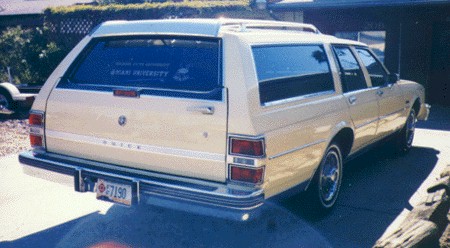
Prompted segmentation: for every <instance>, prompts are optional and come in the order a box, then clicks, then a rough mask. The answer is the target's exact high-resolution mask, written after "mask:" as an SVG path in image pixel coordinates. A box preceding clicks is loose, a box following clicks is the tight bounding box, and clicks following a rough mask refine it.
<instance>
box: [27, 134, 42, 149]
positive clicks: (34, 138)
mask: <svg viewBox="0 0 450 248" xmlns="http://www.w3.org/2000/svg"><path fill="white" fill-rule="evenodd" d="M30 144H31V147H42V146H44V144H43V142H42V136H38V135H35V134H30Z"/></svg>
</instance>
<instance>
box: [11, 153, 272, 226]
mask: <svg viewBox="0 0 450 248" xmlns="http://www.w3.org/2000/svg"><path fill="white" fill-rule="evenodd" d="M19 161H20V163H21V164H22V165H23V167H24V172H25V173H27V174H29V175H31V176H35V177H41V178H42V177H44V179H47V180H51V181H55V182H60V183H64V184H66V185H67V184H72V185H74V186H75V191H78V192H93V191H94V187H95V183H96V182H97V179H98V178H102V179H106V180H111V181H114V182H119V183H126V184H129V185H131V186H132V188H133V200H132V203H133V204H140V203H146V204H150V205H157V206H162V207H167V208H172V209H177V210H183V211H188V212H194V213H197V214H204V215H205V214H206V215H212V216H217V217H224V218H230V219H238V220H246V219H248V218H249V217H254V216H256V215H258V214H259V213H258V212H259V211H258V208H259V207H260V206H261V205H263V202H264V193H263V190H262V189H256V188H242V187H241V188H239V187H236V188H234V187H233V188H232V187H229V186H228V185H226V184H224V183H217V182H210V181H205V180H198V179H191V178H183V177H177V176H172V175H165V174H160V173H155V172H151V171H145V170H139V169H132V168H127V167H122V166H118V165H111V164H105V163H99V162H94V161H89V160H84V159H79V158H74V157H68V156H63V155H58V154H52V153H46V152H38V153H35V152H33V151H28V152H23V153H21V154H20V155H19ZM70 181H72V183H70Z"/></svg>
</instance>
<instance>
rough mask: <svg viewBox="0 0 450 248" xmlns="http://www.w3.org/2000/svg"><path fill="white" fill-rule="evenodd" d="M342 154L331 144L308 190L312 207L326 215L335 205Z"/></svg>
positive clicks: (336, 146) (339, 182)
mask: <svg viewBox="0 0 450 248" xmlns="http://www.w3.org/2000/svg"><path fill="white" fill-rule="evenodd" d="M342 171H343V169H342V153H341V149H340V148H339V146H338V145H336V144H334V143H333V144H331V145H330V146H329V147H328V148H327V150H326V152H325V155H324V157H323V158H322V161H321V163H320V165H319V168H318V169H317V171H316V174H315V175H314V178H313V181H312V182H311V185H310V187H309V188H308V193H309V198H310V200H311V201H312V204H313V207H314V208H312V209H311V210H313V211H317V210H319V211H320V212H322V213H324V212H325V213H326V212H328V211H329V210H331V208H332V207H333V206H334V205H335V203H336V200H337V197H338V194H339V190H340V188H341V181H342Z"/></svg>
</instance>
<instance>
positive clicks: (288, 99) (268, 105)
mask: <svg viewBox="0 0 450 248" xmlns="http://www.w3.org/2000/svg"><path fill="white" fill-rule="evenodd" d="M335 93H336V91H335V90H328V91H321V92H317V93H312V94H308V95H303V96H297V97H291V98H286V99H281V100H276V101H272V102H265V103H263V104H261V106H262V107H272V106H276V105H282V104H287V103H291V102H296V101H300V100H305V99H310V98H314V97H319V96H326V95H333V94H335Z"/></svg>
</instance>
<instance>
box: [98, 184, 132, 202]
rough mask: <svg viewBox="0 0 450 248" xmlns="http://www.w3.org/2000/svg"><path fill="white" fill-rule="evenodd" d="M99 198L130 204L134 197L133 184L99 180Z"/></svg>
mask: <svg viewBox="0 0 450 248" xmlns="http://www.w3.org/2000/svg"><path fill="white" fill-rule="evenodd" d="M95 191H96V193H97V199H100V200H106V201H112V202H116V203H121V204H125V205H128V206H130V205H131V198H132V195H133V193H132V190H131V185H127V184H121V183H113V182H109V181H105V180H103V179H98V180H97V187H96V190H95Z"/></svg>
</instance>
